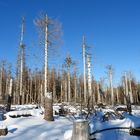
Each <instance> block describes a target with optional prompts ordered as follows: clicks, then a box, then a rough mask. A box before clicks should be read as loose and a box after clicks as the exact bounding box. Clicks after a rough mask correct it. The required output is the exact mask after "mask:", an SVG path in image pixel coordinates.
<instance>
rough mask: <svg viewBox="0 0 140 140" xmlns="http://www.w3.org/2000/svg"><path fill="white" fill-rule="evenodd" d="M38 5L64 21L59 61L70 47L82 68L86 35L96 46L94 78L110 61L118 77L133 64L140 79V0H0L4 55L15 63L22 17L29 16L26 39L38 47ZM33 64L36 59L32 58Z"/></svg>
mask: <svg viewBox="0 0 140 140" xmlns="http://www.w3.org/2000/svg"><path fill="white" fill-rule="evenodd" d="M40 11H46V12H47V13H48V15H49V16H50V17H53V18H57V19H58V20H59V21H60V22H61V23H62V31H63V44H62V46H61V49H60V50H61V53H62V54H61V55H60V56H59V57H58V59H57V61H59V62H60V63H62V60H63V59H64V57H65V56H66V54H67V52H69V53H70V54H71V56H72V57H73V59H75V60H76V59H77V60H78V61H79V70H81V69H82V63H81V62H82V56H81V54H80V53H81V52H82V49H81V45H82V36H83V34H84V35H86V40H87V44H88V45H89V46H94V47H93V49H92V50H91V52H92V66H93V74H94V76H95V79H97V80H98V79H99V78H100V77H106V69H105V66H106V65H108V64H112V65H113V68H114V80H115V82H118V81H119V79H120V76H121V75H122V73H123V72H124V71H127V70H131V71H132V72H133V73H134V75H135V76H136V77H137V79H138V80H139V79H140V0H0V60H2V59H6V60H8V61H9V62H10V63H12V64H13V66H14V65H15V64H16V61H15V60H16V57H17V50H18V49H17V48H18V44H19V34H20V23H21V17H22V16H25V37H24V42H25V44H26V46H27V47H28V49H29V50H28V52H27V55H28V56H27V60H28V63H29V62H30V60H31V56H30V54H29V53H30V51H32V52H33V51H35V50H36V49H37V47H38V45H37V40H38V39H37V33H36V29H35V27H34V24H33V20H34V19H35V18H36V17H37V16H38V13H39V12H40ZM33 60H34V62H33V61H32V62H31V63H30V65H31V64H32V65H36V64H37V63H39V61H38V60H35V59H33Z"/></svg>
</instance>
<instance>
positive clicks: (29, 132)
mask: <svg viewBox="0 0 140 140" xmlns="http://www.w3.org/2000/svg"><path fill="white" fill-rule="evenodd" d="M65 108H66V109H67V110H68V109H69V111H70V112H73V113H74V114H76V112H77V115H79V108H77V107H73V106H65ZM139 108H140V107H135V106H134V107H133V112H132V114H133V115H129V114H127V113H123V116H124V118H122V119H118V117H116V119H115V117H114V113H113V110H112V109H109V108H107V109H99V110H97V112H96V115H95V114H94V115H92V116H91V117H90V118H89V126H90V133H92V132H95V131H99V130H102V129H106V128H114V127H134V128H135V127H140V110H139ZM12 109H13V111H11V112H8V113H6V114H5V115H6V119H5V120H3V121H0V128H5V127H7V128H8V134H7V135H6V136H0V140H26V139H29V140H70V137H71V135H72V128H73V121H74V118H73V117H72V116H67V117H61V116H58V115H57V116H56V115H55V116H54V118H55V121H53V122H47V121H46V120H44V119H43V114H42V109H37V106H32V105H26V106H12ZM59 109H60V107H59V105H55V106H54V110H55V111H56V112H58V110H59ZM107 112H112V113H113V117H112V118H111V119H110V120H107V121H106V120H104V119H103V115H104V114H105V113H107ZM29 114H30V115H29ZM28 115H29V116H28ZM10 116H14V117H10ZM15 116H17V117H15ZM25 116H26V117H25ZM75 118H78V117H75ZM93 137H94V138H96V139H97V140H140V137H138V136H131V135H130V134H129V130H128V129H126V130H120V129H116V130H109V131H103V132H101V133H96V134H94V135H93Z"/></svg>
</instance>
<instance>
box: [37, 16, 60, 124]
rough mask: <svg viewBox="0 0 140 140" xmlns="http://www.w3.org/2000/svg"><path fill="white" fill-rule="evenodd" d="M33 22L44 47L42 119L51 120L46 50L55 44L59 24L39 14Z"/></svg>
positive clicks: (50, 94) (51, 109) (51, 111)
mask: <svg viewBox="0 0 140 140" xmlns="http://www.w3.org/2000/svg"><path fill="white" fill-rule="evenodd" d="M35 24H36V25H37V26H38V27H39V30H40V31H41V35H43V36H42V37H43V42H44V43H43V45H44V46H45V49H44V54H45V57H44V62H45V67H44V96H45V116H44V119H45V120H48V121H53V120H54V118H53V102H52V101H53V100H52V93H51V92H49V91H48V54H49V53H48V52H49V47H50V46H53V45H55V46H56V42H57V40H58V38H59V37H60V34H59V33H60V26H59V25H60V24H58V22H56V21H55V20H52V19H51V18H49V17H48V16H47V15H41V16H40V17H39V18H38V19H36V20H35Z"/></svg>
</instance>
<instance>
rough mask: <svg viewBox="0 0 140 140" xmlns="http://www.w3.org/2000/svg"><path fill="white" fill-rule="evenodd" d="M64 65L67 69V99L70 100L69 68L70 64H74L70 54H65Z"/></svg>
mask: <svg viewBox="0 0 140 140" xmlns="http://www.w3.org/2000/svg"><path fill="white" fill-rule="evenodd" d="M64 61H65V62H64V65H65V67H67V70H68V73H67V74H68V101H69V102H70V101H71V83H70V68H71V66H72V65H74V61H73V60H72V58H71V56H70V55H67V56H66V58H65V60H64Z"/></svg>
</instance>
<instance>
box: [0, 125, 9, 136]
mask: <svg viewBox="0 0 140 140" xmlns="http://www.w3.org/2000/svg"><path fill="white" fill-rule="evenodd" d="M7 134H8V129H7V127H6V128H0V136H6V135H7Z"/></svg>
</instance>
